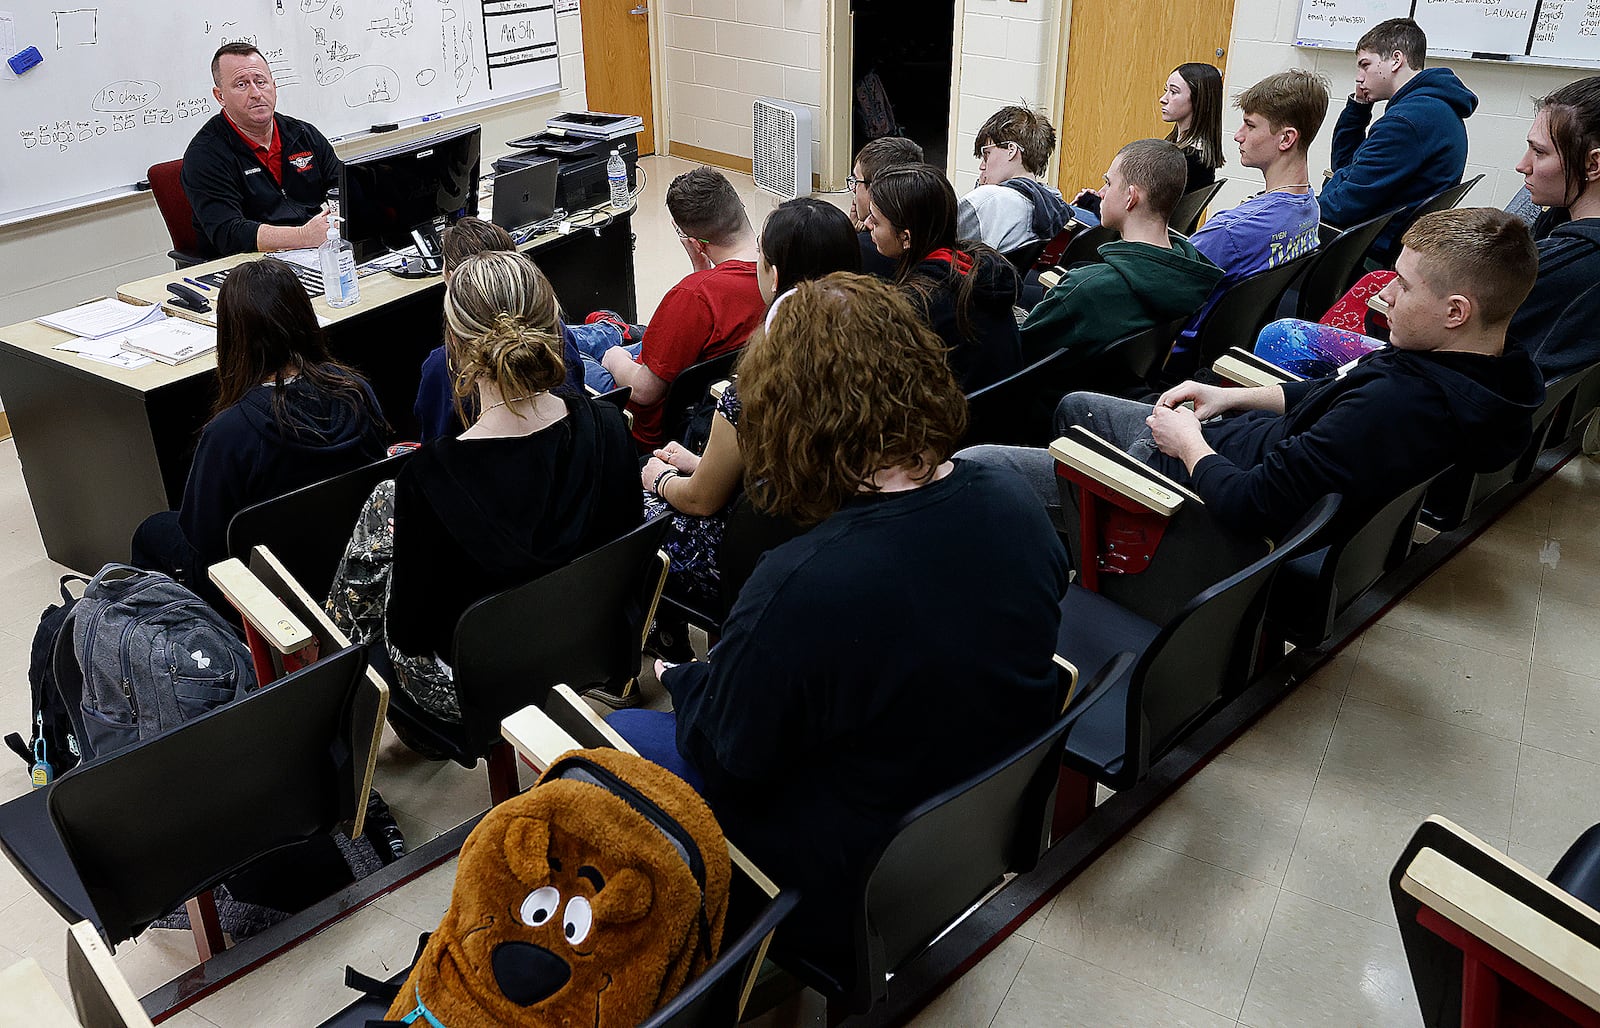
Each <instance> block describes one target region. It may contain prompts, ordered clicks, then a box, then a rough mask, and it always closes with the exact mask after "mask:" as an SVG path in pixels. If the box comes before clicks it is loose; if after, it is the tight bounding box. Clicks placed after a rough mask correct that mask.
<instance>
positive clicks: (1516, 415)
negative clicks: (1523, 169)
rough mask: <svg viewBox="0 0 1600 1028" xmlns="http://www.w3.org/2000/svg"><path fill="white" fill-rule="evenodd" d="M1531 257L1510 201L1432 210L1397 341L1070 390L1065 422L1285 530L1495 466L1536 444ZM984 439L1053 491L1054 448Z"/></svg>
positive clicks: (1230, 513)
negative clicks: (1097, 390)
mask: <svg viewBox="0 0 1600 1028" xmlns="http://www.w3.org/2000/svg"><path fill="white" fill-rule="evenodd" d="M1536 266H1537V257H1536V252H1535V250H1534V246H1533V240H1532V238H1531V237H1530V236H1529V234H1528V229H1527V226H1526V225H1524V224H1523V223H1522V222H1521V221H1520V220H1518V219H1517V218H1516V217H1514V216H1513V215H1509V214H1506V213H1505V212H1503V211H1496V210H1489V209H1487V208H1471V209H1465V210H1462V209H1458V210H1452V211H1442V212H1439V213H1437V214H1431V215H1428V216H1427V217H1425V218H1422V219H1420V220H1418V221H1417V223H1416V224H1414V225H1413V226H1412V227H1411V228H1410V229H1409V230H1408V231H1407V232H1406V234H1405V238H1404V249H1403V250H1402V251H1401V254H1400V259H1399V262H1398V263H1397V264H1396V268H1395V270H1396V272H1397V277H1396V278H1395V280H1394V281H1393V282H1392V283H1390V285H1389V286H1388V287H1386V288H1385V290H1384V293H1383V296H1384V299H1385V300H1387V301H1388V302H1389V304H1390V306H1391V312H1390V316H1389V324H1390V328H1391V346H1389V347H1387V348H1385V349H1382V350H1378V351H1375V352H1373V353H1371V354H1369V355H1367V356H1366V357H1363V358H1362V359H1361V361H1360V362H1359V363H1357V364H1356V365H1355V366H1354V367H1353V368H1352V369H1351V370H1350V371H1349V372H1348V373H1347V374H1345V375H1343V376H1339V377H1331V378H1325V379H1318V380H1312V381H1305V382H1292V383H1289V384H1286V385H1282V386H1264V387H1260V388H1255V389H1227V388H1222V387H1218V386H1210V385H1202V384H1200V383H1198V382H1185V383H1183V384H1182V385H1178V386H1174V387H1173V388H1171V389H1169V390H1167V392H1165V393H1164V394H1162V396H1161V398H1160V399H1159V400H1158V401H1157V403H1156V405H1155V407H1154V409H1152V408H1151V407H1150V406H1149V405H1147V404H1139V403H1135V402H1134V401H1129V400H1119V399H1117V398H1115V397H1102V396H1097V395H1094V394H1092V393H1074V394H1072V395H1070V396H1068V397H1067V398H1066V399H1064V400H1062V401H1061V406H1060V407H1059V408H1058V409H1057V411H1056V429H1057V431H1058V432H1065V431H1066V430H1067V429H1068V428H1070V427H1071V426H1073V425H1083V426H1084V427H1086V428H1089V429H1090V430H1091V431H1094V432H1095V433H1096V434H1098V435H1100V436H1102V437H1104V438H1106V439H1108V440H1109V441H1111V442H1112V443H1115V444H1116V445H1118V446H1120V447H1123V448H1124V449H1126V450H1127V451H1128V452H1129V453H1130V454H1132V455H1133V456H1135V457H1138V458H1139V459H1140V460H1142V461H1144V462H1145V463H1146V464H1149V465H1150V466H1151V467H1153V468H1156V469H1157V470H1159V471H1161V472H1163V473H1164V474H1167V475H1169V476H1171V477H1172V478H1174V479H1175V480H1177V481H1179V482H1182V483H1185V484H1187V485H1189V486H1190V487H1191V488H1193V489H1194V491H1195V492H1196V493H1198V494H1199V495H1200V497H1201V498H1202V499H1203V500H1204V501H1205V502H1206V505H1207V508H1208V509H1209V510H1210V511H1211V513H1212V515H1213V516H1214V517H1215V518H1216V519H1217V520H1218V521H1219V522H1221V523H1223V524H1226V525H1229V526H1231V527H1233V528H1235V529H1237V530H1239V531H1241V532H1252V533H1253V532H1259V533H1261V534H1264V535H1268V536H1272V537H1275V538H1276V537H1281V536H1283V535H1284V534H1285V533H1286V532H1287V531H1288V530H1289V528H1291V527H1292V526H1293V525H1294V523H1295V522H1296V521H1297V520H1298V519H1299V518H1300V517H1301V516H1302V515H1303V514H1304V513H1305V512H1306V510H1308V509H1309V508H1310V506H1311V505H1312V503H1314V502H1315V501H1316V500H1317V498H1318V497H1320V496H1322V495H1324V494H1325V493H1339V494H1341V495H1342V496H1343V497H1344V504H1343V506H1342V508H1341V520H1345V521H1347V522H1348V523H1352V524H1356V525H1359V524H1361V523H1362V521H1363V520H1364V519H1365V518H1368V517H1370V516H1371V515H1372V514H1374V513H1375V512H1376V511H1377V510H1379V509H1380V508H1381V507H1382V506H1383V504H1385V503H1387V502H1388V501H1389V500H1391V499H1393V498H1394V497H1395V496H1398V495H1399V494H1400V493H1402V492H1404V491H1405V490H1406V489H1408V488H1410V487H1411V486H1414V485H1416V484H1417V483H1419V482H1421V481H1423V480H1424V479H1426V478H1428V477H1430V476H1432V475H1434V474H1437V473H1438V472H1440V471H1443V470H1444V469H1445V468H1447V467H1449V466H1451V465H1456V464H1459V465H1464V466H1466V467H1470V468H1472V469H1474V470H1479V471H1486V470H1490V469H1493V468H1498V467H1502V466H1504V465H1505V464H1507V463H1508V462H1509V461H1511V460H1512V459H1513V458H1514V457H1516V456H1517V455H1518V454H1519V453H1521V452H1522V450H1523V449H1524V448H1525V447H1526V446H1527V444H1528V440H1529V438H1530V434H1531V428H1532V418H1533V413H1534V412H1535V411H1536V410H1537V409H1538V407H1539V404H1540V403H1542V402H1543V400H1544V385H1543V381H1542V379H1541V377H1540V375H1539V371H1538V369H1537V368H1536V367H1535V366H1534V364H1533V362H1532V361H1531V360H1530V359H1529V357H1528V355H1527V354H1526V353H1524V352H1522V351H1520V350H1515V349H1513V350H1511V351H1506V349H1505V339H1506V326H1507V324H1508V323H1509V322H1510V319H1511V315H1512V314H1513V313H1514V312H1515V311H1516V309H1517V305H1518V304H1520V303H1521V302H1522V300H1523V298H1524V297H1526V296H1527V294H1528V290H1529V289H1530V288H1532V285H1533V277H1534V272H1535V269H1536ZM1188 402H1192V403H1193V405H1194V409H1193V410H1190V409H1188V408H1187V407H1184V406H1183V404H1185V403H1188ZM1222 415H1234V416H1231V417H1222ZM977 449H978V450H980V451H981V452H978V453H974V454H972V455H973V456H976V457H979V458H980V459H988V460H990V461H992V462H995V463H1004V464H1008V465H1011V466H1013V467H1015V468H1017V469H1018V470H1021V471H1023V472H1024V473H1025V474H1026V475H1027V476H1028V477H1029V478H1030V479H1031V480H1032V481H1033V482H1034V486H1035V490H1036V491H1038V492H1039V493H1040V494H1041V495H1042V496H1045V497H1047V498H1048V502H1050V503H1052V504H1053V503H1054V502H1056V497H1057V496H1058V491H1057V487H1056V484H1055V480H1054V474H1053V471H1054V469H1053V468H1052V467H1051V461H1050V458H1049V456H1048V454H1046V453H1044V452H1043V451H1031V450H1020V451H1019V450H1016V449H1013V448H1001V447H983V448H977ZM1064 499H1066V500H1067V501H1068V502H1070V501H1071V500H1072V498H1071V497H1064ZM1063 513H1064V514H1065V515H1066V517H1065V518H1064V519H1063V520H1064V521H1070V522H1075V521H1076V512H1074V511H1065V512H1063Z"/></svg>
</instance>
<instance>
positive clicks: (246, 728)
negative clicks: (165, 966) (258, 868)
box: [0, 647, 377, 960]
mask: <svg viewBox="0 0 1600 1028" xmlns="http://www.w3.org/2000/svg"><path fill="white" fill-rule="evenodd" d="M365 668H366V660H365V654H364V653H363V652H362V651H361V650H360V649H357V648H354V647H352V648H349V649H346V650H343V651H341V652H340V653H337V654H333V655H331V656H329V657H327V658H325V659H323V660H320V661H318V662H317V663H316V664H314V665H312V666H310V667H307V668H305V669H304V670H302V671H299V672H296V673H295V674H292V675H289V676H287V677H286V678H284V679H283V680H281V681H279V682H277V683H276V684H274V685H272V686H271V687H270V688H263V689H258V690H256V691H255V692H253V693H251V694H250V695H248V696H246V697H244V698H243V699H241V700H238V701H237V702H234V703H230V704H228V705H226V706H222V707H218V708H217V709H215V710H213V711H211V712H209V713H207V714H205V715H203V716H202V717H199V718H196V719H194V720H193V721H189V722H187V723H185V724H183V725H180V726H179V727H177V728H174V729H172V730H170V731H167V732H163V733H161V734H160V735H157V736H155V737H153V738H150V739H146V740H144V741H142V742H140V743H138V744H136V745H134V746H130V747H128V748H127V749H124V750H121V751H118V752H117V753H114V754H112V755H110V756H108V757H106V758H105V759H103V760H99V761H96V762H94V763H92V764H87V765H80V766H79V767H77V768H75V769H73V770H72V771H70V772H68V773H67V774H64V775H62V776H61V777H60V778H58V779H56V780H55V781H54V782H52V783H51V784H50V785H48V786H46V787H44V788H43V789H39V790H36V791H34V792H32V793H30V794H29V795H27V796H22V797H19V798H18V799H15V800H12V801H11V802H9V803H6V804H5V805H4V806H0V848H4V849H5V851H6V855H7V856H8V857H10V858H11V861H12V863H14V864H15V865H16V866H17V869H18V870H19V871H21V872H22V874H23V876H24V877H25V878H27V879H28V881H29V883H30V884H31V885H33V886H34V888H36V889H37V890H38V891H39V892H40V894H41V895H43V896H44V898H45V899H46V900H47V901H48V902H49V903H50V905H51V906H53V907H54V908H55V909H56V910H57V911H58V912H59V913H61V915H62V916H63V917H65V918H67V919H68V920H70V921H77V920H81V919H84V918H87V919H89V920H90V921H92V922H94V924H95V926H96V927H97V928H98V929H99V930H100V932H101V934H102V935H104V937H105V938H106V940H107V941H108V942H109V943H111V944H112V945H113V946H114V945H116V944H117V943H119V942H122V941H124V940H127V939H131V938H133V937H134V936H136V935H138V934H139V933H140V932H142V931H143V930H144V929H145V928H147V927H148V926H149V925H150V924H151V923H152V922H154V921H156V920H157V919H159V918H161V917H163V916H165V915H166V914H168V913H170V912H171V911H172V910H174V909H175V908H177V907H178V906H180V905H182V904H184V903H185V902H186V901H189V902H190V916H191V922H192V923H193V924H194V927H195V935H196V941H197V943H198V948H199V950H200V956H201V959H202V960H204V959H208V958H209V957H210V956H211V954H212V953H213V952H216V951H219V950H220V949H221V948H222V941H223V940H222V936H221V930H220V928H219V927H218V926H217V922H216V908H215V905H214V904H212V903H210V897H209V890H210V889H211V887H212V886H214V885H216V884H217V883H218V882H220V881H222V880H223V879H225V878H227V877H228V876H229V875H230V874H233V873H234V872H236V871H239V870H241V869H243V868H244V867H246V866H248V865H249V864H250V863H251V862H252V861H254V860H255V859H256V858H258V857H261V856H264V855H266V854H269V853H272V852H274V851H276V850H278V849H280V848H282V847H285V846H288V845H291V844H293V843H296V842H299V841H301V840H304V839H308V838H311V837H312V836H314V835H318V834H321V833H324V832H328V831H331V830H332V829H333V828H334V827H336V826H338V825H340V824H341V823H354V824H355V825H356V828H355V830H354V832H353V833H352V834H359V831H360V826H359V822H360V819H361V817H362V814H363V812H364V810H365V805H366V796H367V790H368V789H369V788H370V785H371V783H370V780H369V777H368V775H367V774H365V773H364V772H365V768H363V767H360V766H358V765H357V764H356V763H355V762H354V761H353V759H352V755H353V754H355V753H356V752H358V751H359V749H360V747H361V746H362V745H363V740H370V739H371V738H372V736H373V733H374V731H375V730H376V727H377V726H376V725H374V724H372V723H370V721H367V722H365V723H363V720H362V719H360V718H357V717H356V716H354V712H355V711H356V710H357V709H358V704H359V703H360V702H361V697H362V695H363V693H364V691H365V690H366V689H367V688H368V686H367V684H366V679H365V676H364V671H365ZM367 709H368V710H371V709H372V708H371V706H370V705H369V706H368V708H367ZM197 897H199V898H200V899H198V900H197V899H196V898H197Z"/></svg>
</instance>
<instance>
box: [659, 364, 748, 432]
mask: <svg viewBox="0 0 1600 1028" xmlns="http://www.w3.org/2000/svg"><path fill="white" fill-rule="evenodd" d="M742 352H743V347H741V348H740V349H738V350H733V351H730V352H728V353H724V354H722V355H720V356H717V357H711V358H708V359H706V360H703V361H701V362H700V363H699V364H691V365H690V366H689V367H687V368H684V369H683V371H682V372H681V373H679V375H678V377H677V378H675V379H673V380H672V384H671V385H669V386H667V398H666V399H665V400H662V401H661V439H662V441H663V442H669V443H670V442H672V441H674V440H676V441H678V442H681V443H683V444H684V445H685V446H689V447H690V448H691V449H696V450H698V449H699V447H696V446H694V440H691V439H687V438H685V436H687V435H689V430H690V428H691V426H692V425H693V424H694V423H695V422H696V421H700V420H706V421H709V418H710V413H711V409H712V407H713V406H715V402H714V401H712V399H711V395H710V394H711V387H712V386H713V385H716V384H717V383H718V382H721V381H722V380H723V379H725V378H728V377H730V376H731V375H732V374H733V365H734V363H735V362H736V361H738V359H739V354H740V353H742ZM699 442H700V444H701V445H704V443H705V440H704V439H701V440H699Z"/></svg>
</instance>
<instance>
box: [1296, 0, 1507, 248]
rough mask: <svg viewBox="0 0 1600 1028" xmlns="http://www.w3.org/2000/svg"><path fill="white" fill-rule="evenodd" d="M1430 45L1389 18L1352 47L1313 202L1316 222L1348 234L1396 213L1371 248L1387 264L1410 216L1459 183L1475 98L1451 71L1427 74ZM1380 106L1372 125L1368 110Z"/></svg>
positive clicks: (1412, 27) (1405, 21)
mask: <svg viewBox="0 0 1600 1028" xmlns="http://www.w3.org/2000/svg"><path fill="white" fill-rule="evenodd" d="M1427 55H1428V37H1427V36H1426V35H1425V34H1424V33H1423V31H1422V29H1421V28H1420V27H1418V25H1417V23H1416V22H1414V21H1412V20H1411V19H1410V18H1391V19H1390V20H1388V21H1385V22H1380V23H1379V24H1378V25H1376V26H1374V27H1373V28H1372V29H1371V30H1370V31H1368V32H1367V34H1366V35H1364V36H1362V37H1361V40H1360V41H1359V42H1358V43H1356V82H1355V86H1356V88H1355V92H1353V93H1351V94H1350V98H1349V100H1348V101H1346V103H1345V105H1344V111H1343V112H1342V113H1340V115H1339V120H1338V122H1337V123H1336V124H1335V125H1334V127H1333V177H1332V178H1330V179H1329V180H1328V181H1327V183H1326V184H1325V185H1324V186H1323V187H1322V195H1321V196H1320V197H1319V198H1318V199H1319V202H1320V203H1321V205H1322V220H1323V221H1325V222H1327V223H1328V224H1330V225H1334V226H1337V227H1339V228H1350V227H1351V226H1354V225H1359V224H1360V223H1361V222H1363V221H1367V220H1368V219H1370V218H1375V217H1377V216H1378V215H1380V214H1382V213H1384V212H1385V211H1391V210H1394V209H1395V208H1397V207H1398V208H1402V211H1401V213H1400V215H1399V216H1397V217H1396V218H1395V219H1394V220H1393V221H1391V222H1389V225H1388V227H1387V228H1385V229H1384V231H1383V234H1382V235H1380V236H1379V237H1378V239H1377V241H1376V242H1375V243H1374V244H1373V247H1374V251H1373V252H1374V255H1375V256H1377V257H1379V258H1380V259H1381V260H1384V261H1387V259H1388V258H1389V257H1390V256H1392V255H1393V253H1394V252H1395V251H1396V250H1397V249H1398V248H1399V242H1400V236H1401V235H1402V233H1404V232H1405V230H1406V227H1407V226H1409V225H1410V224H1411V217H1410V212H1411V211H1412V210H1414V209H1415V208H1416V207H1417V206H1418V205H1419V204H1421V203H1422V202H1423V201H1424V200H1426V199H1428V198H1429V197H1431V196H1433V195H1435V194H1436V193H1439V192H1441V191H1442V190H1445V189H1448V188H1449V187H1451V186H1453V185H1455V184H1456V183H1458V182H1460V181H1461V173H1462V172H1463V171H1464V170H1465V169H1466V166H1467V125H1466V119H1467V118H1468V117H1470V116H1471V115H1472V112H1473V111H1474V110H1476V109H1477V107H1478V98H1477V96H1475V95H1474V94H1473V92H1472V91H1471V90H1469V89H1468V88H1467V87H1466V86H1464V85H1462V84H1461V80H1460V79H1458V78H1457V77H1456V73H1455V72H1453V71H1451V70H1450V69H1449V68H1427V69H1426V70H1424V68H1423V65H1424V63H1425V62H1426V60H1427ZM1378 100H1383V101H1385V102H1386V105H1385V107H1384V111H1383V117H1381V118H1379V119H1378V121H1377V123H1376V124H1372V127H1371V130H1370V131H1369V130H1368V128H1367V126H1368V125H1369V124H1371V123H1372V105H1373V103H1374V102H1375V101H1378Z"/></svg>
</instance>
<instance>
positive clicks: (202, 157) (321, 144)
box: [182, 43, 340, 257]
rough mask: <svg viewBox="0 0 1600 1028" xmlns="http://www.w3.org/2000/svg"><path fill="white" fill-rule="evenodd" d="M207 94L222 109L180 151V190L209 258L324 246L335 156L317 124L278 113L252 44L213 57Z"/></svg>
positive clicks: (274, 92)
mask: <svg viewBox="0 0 1600 1028" xmlns="http://www.w3.org/2000/svg"><path fill="white" fill-rule="evenodd" d="M211 79H212V81H213V82H215V83H216V86H215V88H213V89H212V90H211V95H212V96H215V97H216V98H217V102H218V103H220V104H221V105H222V112H221V113H220V114H218V115H216V116H215V117H213V118H212V119H211V120H210V121H208V122H206V123H205V125H204V126H203V127H202V128H201V129H200V131H199V132H197V133H195V137H194V139H193V140H191V141H190V143H189V148H188V149H187V150H185V151H184V153H183V176H182V177H183V191H184V193H185V194H187V195H188V197H189V206H190V207H192V208H193V209H194V227H195V232H196V233H197V234H198V235H199V237H200V245H201V247H202V248H203V249H205V250H206V251H207V255H208V256H211V257H226V256H228V255H229V254H235V253H250V252H252V251H263V252H265V251H268V250H295V249H300V248H302V247H313V246H321V245H322V241H323V240H324V239H326V238H327V237H328V213H327V211H326V210H325V209H324V208H323V201H324V200H325V199H326V198H327V195H328V190H329V189H332V188H334V187H336V186H338V184H339V167H340V164H339V158H338V157H337V156H336V155H335V154H334V152H333V146H332V144H330V143H329V142H328V140H327V137H326V136H324V135H323V134H322V133H321V132H318V131H317V129H316V127H315V126H313V125H311V124H309V123H307V122H304V121H297V120H295V119H294V118H290V117H288V116H286V115H282V114H279V113H277V107H278V85H277V83H276V82H274V81H273V80H272V69H271V68H269V67H267V62H266V59H265V58H264V57H262V56H261V51H259V50H257V49H256V48H255V47H254V46H252V45H251V44H249V43H226V44H224V45H223V46H221V47H218V48H217V52H216V55H215V56H213V57H212V58H211Z"/></svg>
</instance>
